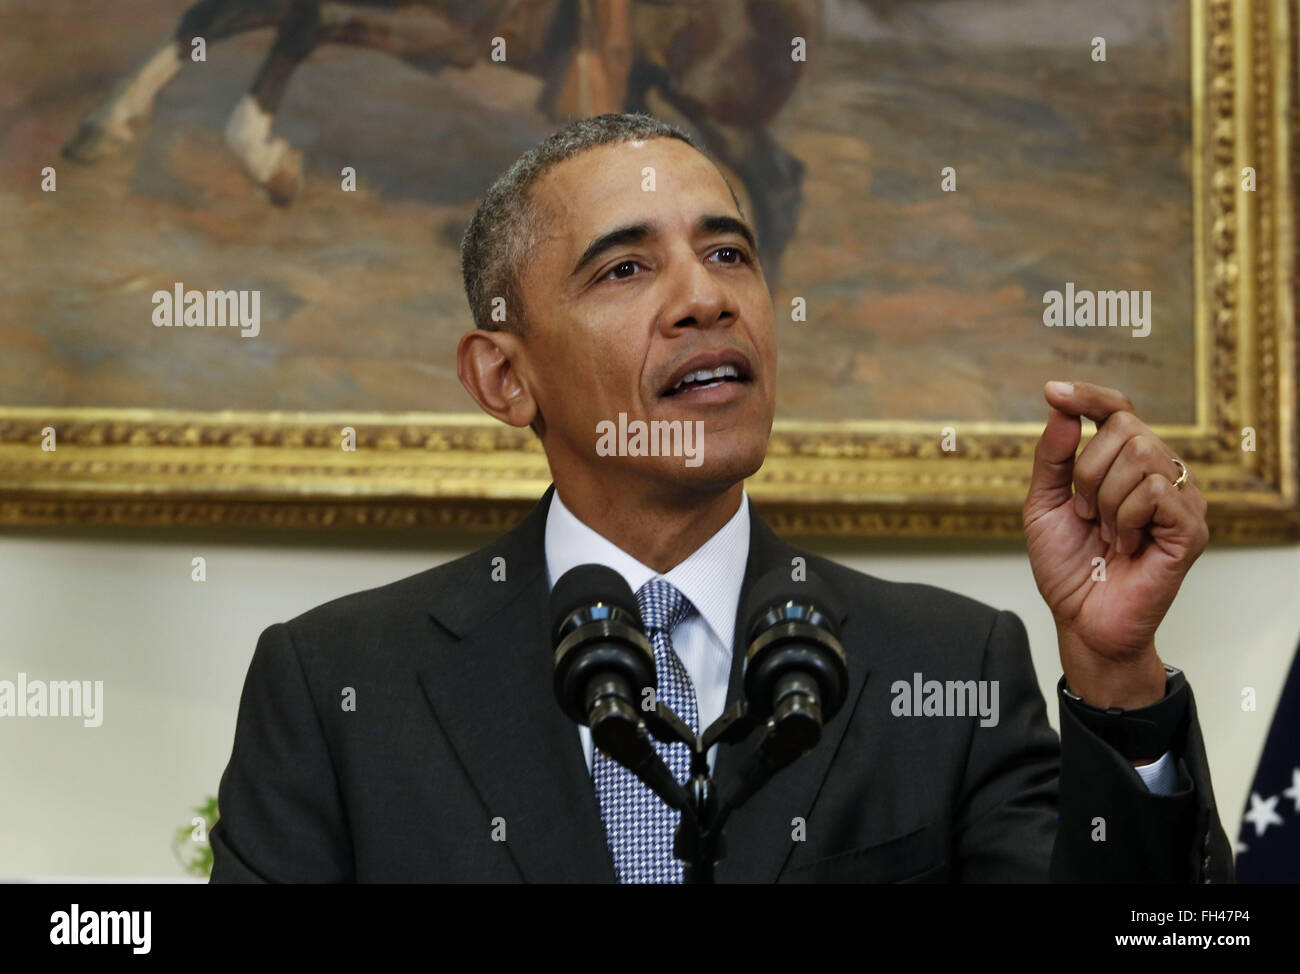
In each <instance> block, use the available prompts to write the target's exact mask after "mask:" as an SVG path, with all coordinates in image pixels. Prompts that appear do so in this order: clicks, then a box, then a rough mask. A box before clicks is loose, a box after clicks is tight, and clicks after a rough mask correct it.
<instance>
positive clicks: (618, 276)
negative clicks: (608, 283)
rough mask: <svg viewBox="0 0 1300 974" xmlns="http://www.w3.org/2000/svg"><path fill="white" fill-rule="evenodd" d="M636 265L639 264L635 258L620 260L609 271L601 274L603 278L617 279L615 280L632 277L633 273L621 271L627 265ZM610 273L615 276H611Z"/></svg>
mask: <svg viewBox="0 0 1300 974" xmlns="http://www.w3.org/2000/svg"><path fill="white" fill-rule="evenodd" d="M636 266H637V262H636V261H634V260H620V261H619V262H618V263H617V264H615V265H614V266H613V267H611V268H610V269H609V270H608V271H606V272H605V273H604V274H603V275H602V276H601V280H615V281H621V280H623V279H624V278H628V277H631V276H632V275H631V274H620V273H619V271H620V270H621V269H622V268H625V267H636ZM610 275H613V277H612V278H611V276H610Z"/></svg>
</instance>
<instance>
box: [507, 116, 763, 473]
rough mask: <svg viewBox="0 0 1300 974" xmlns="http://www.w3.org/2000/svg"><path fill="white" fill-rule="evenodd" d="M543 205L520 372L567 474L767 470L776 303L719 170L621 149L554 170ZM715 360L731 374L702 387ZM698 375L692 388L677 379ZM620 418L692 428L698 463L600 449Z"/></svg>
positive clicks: (630, 146) (694, 160) (669, 150)
mask: <svg viewBox="0 0 1300 974" xmlns="http://www.w3.org/2000/svg"><path fill="white" fill-rule="evenodd" d="M647 167H649V168H650V169H652V170H653V179H654V183H653V185H654V189H653V190H650V189H648V188H643V187H647V186H648V185H649V184H648V182H647V180H648V179H649V178H650V176H649V174H648V173H647V172H646V169H647ZM533 201H534V205H535V206H536V207H537V209H538V212H539V214H540V215H541V218H542V224H543V230H542V236H541V240H540V244H539V246H538V247H537V248H536V250H535V252H534V253H533V255H532V258H531V260H530V261H529V264H528V266H527V268H526V270H525V272H524V275H523V279H522V281H521V286H522V289H523V292H524V296H523V300H524V304H525V307H526V312H527V317H528V326H529V330H528V334H527V337H526V339H525V340H524V341H523V343H522V349H523V355H522V360H521V361H517V362H515V366H516V368H518V369H519V370H520V372H521V374H523V375H524V376H526V377H527V379H528V382H529V387H530V389H531V391H532V394H533V397H534V399H535V401H536V403H537V405H538V408H539V411H540V414H541V415H540V420H541V422H540V424H539V432H541V433H542V435H543V442H544V443H545V445H546V450H547V454H548V457H549V459H550V461H551V464H552V469H553V471H557V479H558V477H559V474H558V468H560V467H562V466H564V465H565V464H575V463H576V464H581V465H583V466H586V467H587V468H588V470H589V471H591V472H594V473H595V474H596V475H597V476H601V475H604V474H612V473H613V472H615V471H617V472H619V473H622V472H625V471H635V473H636V475H637V476H638V477H640V478H651V479H661V480H663V481H665V482H667V483H672V484H674V485H678V486H680V485H688V486H691V487H696V488H701V489H706V488H716V487H719V486H726V485H730V484H734V483H736V482H738V481H740V480H742V479H744V478H745V477H747V476H749V475H750V474H752V473H753V472H754V471H755V470H757V469H758V467H759V466H760V465H761V464H762V462H763V457H764V454H765V452H766V449H767V440H768V436H769V434H770V433H771V429H772V415H773V410H774V408H775V385H776V359H777V356H776V341H775V335H774V331H773V323H772V298H771V294H770V293H769V291H768V289H767V282H766V281H765V280H764V278H763V272H762V270H761V268H760V267H759V265H758V255H757V253H756V251H755V248H754V247H753V246H752V244H751V243H750V242H749V241H748V240H746V239H745V236H744V234H743V232H742V228H745V227H746V226H747V225H746V224H745V222H744V220H743V218H742V217H741V215H740V213H739V211H738V210H737V209H736V205H735V201H734V200H733V199H732V195H731V191H730V190H729V189H728V188H727V184H726V182H725V181H724V180H723V178H722V175H721V173H719V172H718V170H717V169H716V168H715V167H714V165H713V164H712V163H711V162H710V161H709V160H708V159H707V158H705V157H704V156H703V155H701V154H700V153H699V152H697V151H696V150H695V149H693V148H691V147H690V146H689V145H687V144H686V143H684V142H682V141H680V140H678V139H671V138H656V139H650V140H648V141H644V142H623V143H617V144H613V145H605V146H599V147H597V148H595V149H591V150H588V151H586V152H584V153H582V154H580V155H578V156H575V157H574V158H572V159H568V160H566V161H565V162H563V163H560V164H559V165H557V166H555V167H554V168H553V169H552V170H550V171H549V172H548V173H547V174H546V176H544V177H543V178H542V179H541V180H539V181H538V183H537V185H536V186H535V187H534V192H533ZM719 218H722V219H719ZM629 228H632V229H629ZM616 231H618V232H617V233H616ZM720 365H722V366H732V367H734V369H735V373H736V375H735V377H734V378H731V377H723V378H719V379H714V380H712V381H709V380H700V379H698V370H699V369H700V368H706V367H707V368H709V369H710V371H712V370H713V369H714V368H715V367H717V366H720ZM687 373H692V374H695V375H696V376H697V380H696V381H694V382H692V383H688V384H686V385H684V386H677V381H678V379H680V378H681V377H682V376H683V375H684V374H687ZM619 413H626V414H627V420H628V422H629V424H630V423H632V422H633V421H636V420H641V421H644V422H645V423H646V424H647V428H651V429H652V428H653V427H650V426H649V424H650V423H651V422H654V421H657V420H663V421H673V420H678V421H681V422H682V424H683V425H684V424H686V423H690V424H691V425H692V430H693V431H695V430H699V431H700V435H701V442H700V444H699V446H700V447H702V452H701V459H702V463H700V464H699V465H698V466H694V465H693V466H688V465H686V463H685V462H684V458H683V457H682V456H675V457H674V456H667V457H662V456H661V457H649V456H642V457H620V456H602V455H598V452H597V440H598V433H597V428H598V424H600V423H601V422H602V421H610V422H613V423H615V424H617V423H618V419H619ZM697 421H702V423H703V426H702V428H701V427H700V426H697V425H696V422H697Z"/></svg>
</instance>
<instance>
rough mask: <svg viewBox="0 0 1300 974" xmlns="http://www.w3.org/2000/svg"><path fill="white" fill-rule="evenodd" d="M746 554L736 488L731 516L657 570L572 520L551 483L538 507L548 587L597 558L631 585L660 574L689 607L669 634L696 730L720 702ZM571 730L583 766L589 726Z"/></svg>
mask: <svg viewBox="0 0 1300 974" xmlns="http://www.w3.org/2000/svg"><path fill="white" fill-rule="evenodd" d="M748 558H749V496H748V495H747V494H746V493H745V492H744V491H742V492H741V497H740V507H739V508H738V509H737V511H736V513H735V514H734V515H732V517H731V520H729V521H728V522H727V523H726V524H724V525H723V526H722V527H721V528H719V529H718V532H717V533H716V534H715V535H713V537H711V538H709V540H708V541H706V542H704V544H702V545H700V547H699V548H697V549H696V550H695V551H694V552H693V553H692V554H691V555H690V556H689V557H687V558H686V560H685V561H683V562H681V563H680V564H679V565H677V567H675V568H673V569H672V570H671V571H669V572H667V573H666V574H663V575H660V574H659V573H658V572H656V571H655V570H654V569H653V568H651V567H650V566H649V565H643V564H642V563H641V562H639V561H637V560H636V559H635V558H633V557H632V556H631V555H629V554H628V553H627V552H625V551H623V550H622V549H621V548H619V547H618V545H616V544H614V543H613V542H612V541H610V540H609V539H608V538H605V537H603V536H602V535H600V534H597V533H596V532H595V531H593V530H592V529H591V528H589V527H587V525H585V524H583V523H582V522H581V521H579V520H578V519H577V517H575V516H574V514H573V512H572V511H570V510H569V509H568V508H567V507H565V506H564V502H563V501H562V500H560V493H559V491H558V490H557V491H555V492H554V493H553V494H552V495H551V508H550V510H549V511H547V512H546V572H547V575H548V576H549V577H550V584H551V586H552V587H554V586H555V583H556V581H557V580H558V579H559V578H560V576H562V575H563V574H564V573H565V572H567V571H568V570H569V569H571V568H576V567H577V566H578V565H591V564H595V565H605V566H606V567H608V568H612V569H614V571H616V572H618V573H619V574H620V575H622V576H623V578H625V579H626V580H627V584H628V585H629V586H631V588H632V591H633V592H636V591H637V589H639V588H640V587H641V586H642V585H644V584H645V583H646V582H648V581H650V579H652V578H662V579H664V580H666V581H667V582H669V583H670V584H672V585H673V586H674V587H675V588H676V589H677V590H678V591H679V592H681V593H682V594H683V595H684V596H686V598H687V599H689V600H690V603H691V605H693V606H694V607H695V611H694V612H691V613H689V614H688V615H687V616H686V618H685V619H683V620H682V621H681V622H680V623H679V624H678V625H677V628H675V629H674V630H673V631H672V632H671V633H670V634H669V635H670V637H671V638H672V642H673V649H674V650H675V651H676V653H677V655H678V656H680V657H681V660H682V665H683V666H685V667H686V672H687V673H688V674H689V675H690V678H691V683H692V684H693V685H694V687H695V706H696V712H697V714H698V716H699V720H700V723H699V729H700V731H701V732H703V731H704V730H705V729H707V728H708V726H709V725H710V724H711V723H713V722H714V721H715V720H717V719H718V718H719V717H721V716H722V711H723V709H724V708H725V707H726V705H727V682H728V679H729V677H730V676H731V644H732V641H733V635H734V634H733V630H734V629H735V628H736V611H737V608H738V607H739V605H740V586H741V583H742V582H743V581H744V578H745V562H746V561H747V560H748ZM578 733H579V734H580V735H581V736H582V750H583V753H584V754H585V755H586V756H587V768H588V769H590V768H591V731H590V730H589V729H587V728H586V727H582V726H579V728H578ZM717 751H718V745H716V744H715V745H713V747H712V748H710V749H709V767H710V768H712V767H713V760H714V758H715V757H716V756H717Z"/></svg>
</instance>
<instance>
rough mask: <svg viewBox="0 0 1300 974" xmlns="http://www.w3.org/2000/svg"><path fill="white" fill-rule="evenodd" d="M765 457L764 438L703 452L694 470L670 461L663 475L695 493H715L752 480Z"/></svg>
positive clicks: (747, 439) (729, 444) (679, 462)
mask: <svg viewBox="0 0 1300 974" xmlns="http://www.w3.org/2000/svg"><path fill="white" fill-rule="evenodd" d="M766 455H767V438H766V437H762V438H761V439H759V438H757V437H754V438H748V437H747V438H746V440H745V441H744V442H733V443H728V444H725V445H724V446H722V447H721V448H719V447H718V446H717V445H716V443H715V445H714V449H712V450H705V452H704V454H703V456H702V457H700V461H701V462H700V464H699V465H698V466H687V465H686V464H685V463H684V462H683V460H682V459H681V458H680V457H675V458H673V464H672V467H671V468H670V469H669V470H667V471H666V472H668V473H669V475H670V476H672V477H673V479H674V480H675V481H677V482H678V483H681V484H683V485H687V486H689V487H690V488H692V489H695V490H702V491H703V490H718V489H721V488H725V487H730V486H731V485H733V484H736V483H739V482H740V481H742V480H744V479H746V478H747V477H751V476H753V475H754V474H755V473H756V472H757V471H758V469H759V467H761V466H762V465H763V459H764V457H765V456H766Z"/></svg>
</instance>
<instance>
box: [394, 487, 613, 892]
mask: <svg viewBox="0 0 1300 974" xmlns="http://www.w3.org/2000/svg"><path fill="white" fill-rule="evenodd" d="M553 491H554V487H553V486H552V487H550V488H548V489H547V491H546V494H545V495H544V496H543V497H542V499H541V500H540V501H539V502H538V504H537V505H536V507H534V508H533V510H532V511H531V512H530V513H529V514H528V516H527V517H526V518H525V519H524V520H523V521H522V522H521V523H520V524H519V525H518V526H516V527H515V528H514V529H513V530H511V531H510V532H508V533H507V534H505V535H504V536H502V537H501V538H500V539H498V541H497V542H496V543H494V544H493V545H490V546H489V547H488V548H485V549H483V550H482V551H479V552H475V553H474V554H472V555H469V556H467V557H466V558H464V559H462V560H461V561H462V563H463V566H462V569H461V570H458V571H452V572H446V573H444V574H443V575H442V576H440V582H441V584H440V586H439V589H438V591H436V592H435V593H434V600H433V605H432V607H431V610H430V614H431V615H432V616H433V617H434V619H435V620H436V621H437V622H438V623H439V625H441V626H442V627H443V628H445V629H447V630H448V632H450V633H451V635H452V636H453V637H456V638H457V639H458V642H456V643H455V644H453V645H449V646H446V647H445V648H443V649H441V650H440V652H439V653H438V654H437V655H436V656H435V658H434V661H433V662H432V663H431V664H430V665H428V666H426V667H424V668H423V669H422V670H421V671H420V673H419V679H420V682H421V685H422V686H423V688H424V692H425V695H426V696H427V697H428V700H429V704H430V705H431V706H432V707H433V710H434V713H435V716H436V718H437V720H438V723H439V724H440V725H441V727H442V729H443V731H444V732H445V733H446V735H447V738H448V740H449V741H450V742H451V745H452V747H453V748H454V749H455V751H456V754H457V755H458V757H459V758H460V760H461V763H462V764H463V765H464V767H465V770H466V773H467V774H468V775H469V777H470V778H471V779H472V781H473V784H474V787H475V789H476V790H477V791H478V793H479V795H480V797H481V798H482V800H483V804H484V805H485V806H486V808H487V810H488V814H489V816H490V817H491V818H493V819H495V818H497V817H498V816H499V817H500V818H501V819H503V820H504V823H505V828H506V843H505V848H506V851H507V852H508V853H509V854H510V855H511V857H512V858H513V860H514V862H515V865H516V866H517V867H518V869H519V872H520V874H521V876H522V877H523V878H524V879H525V880H526V881H530V882H614V879H615V876H614V867H613V862H612V861H611V859H610V856H609V852H608V850H607V848H606V845H605V830H604V825H603V824H602V822H601V817H600V808H599V805H598V804H597V802H596V796H595V792H594V790H593V788H592V785H591V776H590V773H589V772H588V770H587V763H586V759H585V758H584V756H583V752H582V743H581V740H580V739H579V736H578V729H577V726H576V725H575V724H574V723H573V722H572V721H570V720H569V719H568V718H567V717H566V716H565V715H564V714H563V712H562V711H561V710H560V707H559V705H558V704H557V703H556V701H555V699H554V696H553V695H552V692H551V680H552V665H551V646H550V640H549V637H548V634H547V631H546V630H547V615H548V612H547V607H548V603H549V598H550V589H549V586H548V584H547V577H546V557H545V550H544V529H545V524H546V511H547V509H548V508H549V506H550V500H551V494H552V492H553ZM498 557H500V558H504V559H505V561H504V563H503V564H504V567H505V570H506V580H505V581H493V580H492V570H493V565H494V559H496V558H498ZM497 564H502V563H497ZM483 827H484V828H490V827H491V826H490V824H489V823H486V822H485V823H484V825H483Z"/></svg>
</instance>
